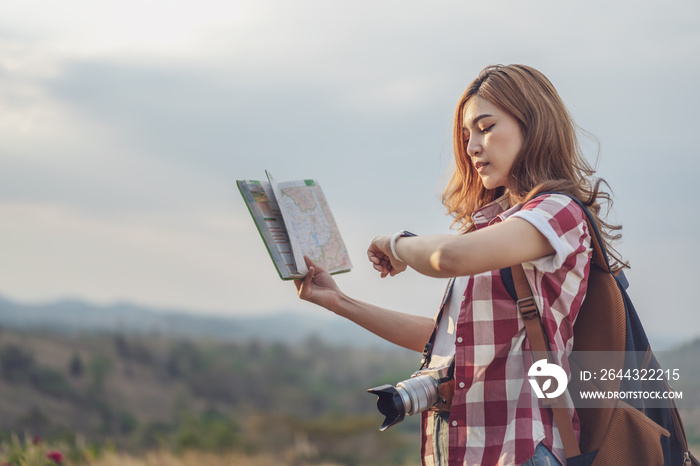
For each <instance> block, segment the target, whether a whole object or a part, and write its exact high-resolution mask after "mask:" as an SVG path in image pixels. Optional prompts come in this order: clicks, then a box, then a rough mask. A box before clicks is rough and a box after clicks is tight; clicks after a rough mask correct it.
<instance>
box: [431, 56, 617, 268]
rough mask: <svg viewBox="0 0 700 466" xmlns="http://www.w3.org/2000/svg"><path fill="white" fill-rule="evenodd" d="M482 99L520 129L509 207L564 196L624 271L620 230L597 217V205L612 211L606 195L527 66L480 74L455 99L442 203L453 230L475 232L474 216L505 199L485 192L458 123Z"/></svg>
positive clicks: (569, 125) (546, 84) (557, 103)
mask: <svg viewBox="0 0 700 466" xmlns="http://www.w3.org/2000/svg"><path fill="white" fill-rule="evenodd" d="M474 97H481V98H483V99H486V100H488V101H489V102H491V103H493V104H494V105H497V106H498V107H500V108H501V109H503V110H505V111H506V112H508V113H510V114H511V115H512V116H513V117H514V118H515V119H516V120H518V122H519V123H520V128H521V130H522V135H523V144H522V148H521V150H520V153H519V154H518V155H517V156H516V158H515V161H514V162H513V167H512V168H511V171H510V174H509V178H510V182H509V189H510V190H509V195H510V202H511V205H514V204H516V203H518V202H526V201H527V200H529V199H530V198H532V197H533V196H535V195H536V194H538V193H541V192H547V191H556V192H561V193H566V194H569V195H571V196H574V197H576V198H577V199H579V200H580V201H582V202H583V203H584V204H585V205H586V206H587V207H588V208H589V210H590V211H591V213H592V214H593V216H594V217H595V220H596V224H597V226H598V229H599V231H600V233H601V236H602V237H603V240H604V242H605V244H606V249H607V251H608V255H609V257H610V260H611V262H612V263H611V266H612V267H613V269H614V270H618V269H620V268H623V267H628V264H627V263H626V262H624V261H623V260H622V258H621V257H620V255H619V254H618V253H617V251H615V249H614V248H613V242H615V241H616V240H618V239H619V238H620V236H621V235H620V233H619V231H620V230H621V229H622V227H621V226H619V225H611V224H609V223H607V222H606V221H605V220H603V218H602V216H601V201H602V202H604V203H606V204H607V205H608V209H609V208H610V207H611V205H612V200H611V198H610V195H609V194H608V193H607V192H606V191H604V190H603V187H607V188H608V189H609V186H608V184H607V183H606V182H605V180H603V179H601V178H595V177H594V176H593V175H594V174H595V170H594V169H593V168H592V167H591V165H590V164H589V163H588V161H587V160H586V158H585V157H584V156H583V153H582V151H581V147H580V145H579V140H578V128H577V127H576V125H575V124H574V121H573V119H572V118H571V115H570V114H569V111H568V110H567V109H566V106H565V105H564V103H563V102H562V100H561V97H559V94H558V93H557V91H556V89H555V88H554V86H553V85H552V83H551V82H550V81H549V80H548V79H547V78H546V77H545V76H544V75H543V74H542V73H540V72H539V71H537V70H536V69H534V68H531V67H529V66H525V65H507V66H504V65H496V66H489V67H487V68H484V69H483V70H482V71H481V73H479V76H478V77H477V78H476V79H475V80H474V81H472V82H471V83H470V84H469V86H468V87H467V89H466V90H465V91H464V94H462V97H461V98H460V99H459V103H458V104H457V108H456V110H455V116H454V132H453V143H454V154H455V160H454V161H455V167H454V170H453V172H452V175H451V177H450V179H449V181H448V183H447V186H446V188H445V192H444V193H443V196H442V202H443V204H444V205H445V207H447V211H448V214H449V215H452V216H453V217H454V221H453V226H457V227H458V228H459V229H460V230H462V231H464V232H468V231H471V230H472V229H473V228H474V226H473V223H472V214H473V213H474V212H475V211H476V210H477V209H479V208H480V207H483V206H484V205H486V204H487V203H489V202H491V201H494V200H496V199H497V198H499V197H501V196H502V195H503V194H505V190H506V188H505V187H500V188H496V189H491V190H489V189H486V188H485V187H484V185H483V183H482V182H481V179H480V178H479V174H478V173H477V171H476V169H475V168H474V166H473V165H472V163H471V158H470V157H469V156H468V155H467V150H466V144H465V140H464V134H463V131H462V124H463V123H462V122H463V120H464V108H465V106H466V105H467V103H468V102H469V100H470V99H472V98H474Z"/></svg>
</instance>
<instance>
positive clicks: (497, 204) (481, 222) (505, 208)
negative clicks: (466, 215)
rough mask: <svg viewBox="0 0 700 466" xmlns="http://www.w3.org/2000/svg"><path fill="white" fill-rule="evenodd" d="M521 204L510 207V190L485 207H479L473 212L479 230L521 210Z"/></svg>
mask: <svg viewBox="0 0 700 466" xmlns="http://www.w3.org/2000/svg"><path fill="white" fill-rule="evenodd" d="M521 207H522V205H521V204H516V205H514V206H513V207H510V194H509V193H508V191H506V192H505V194H503V196H501V197H499V198H498V199H496V200H494V201H491V202H489V203H488V204H486V205H485V206H484V207H481V208H479V209H477V210H476V211H475V212H474V213H473V214H472V221H473V222H474V226H475V227H476V229H477V230H479V229H481V228H483V227H485V226H488V225H491V224H492V223H498V222H501V221H503V220H505V219H506V218H508V217H510V216H511V215H513V214H514V213H515V212H517V211H518V210H520V208H521Z"/></svg>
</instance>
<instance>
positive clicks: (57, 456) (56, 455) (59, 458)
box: [46, 450, 63, 464]
mask: <svg viewBox="0 0 700 466" xmlns="http://www.w3.org/2000/svg"><path fill="white" fill-rule="evenodd" d="M46 457H47V458H48V459H50V460H51V461H53V462H54V463H56V464H62V463H63V455H62V454H61V452H60V451H58V450H52V451H50V452H48V453H47V454H46Z"/></svg>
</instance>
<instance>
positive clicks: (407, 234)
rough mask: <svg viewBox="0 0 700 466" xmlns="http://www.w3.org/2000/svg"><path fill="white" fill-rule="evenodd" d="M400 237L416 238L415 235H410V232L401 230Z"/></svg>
mask: <svg viewBox="0 0 700 466" xmlns="http://www.w3.org/2000/svg"><path fill="white" fill-rule="evenodd" d="M400 236H402V237H403V236H417V235H416V234H415V233H411V232H410V231H406V230H403V231H401V235H400Z"/></svg>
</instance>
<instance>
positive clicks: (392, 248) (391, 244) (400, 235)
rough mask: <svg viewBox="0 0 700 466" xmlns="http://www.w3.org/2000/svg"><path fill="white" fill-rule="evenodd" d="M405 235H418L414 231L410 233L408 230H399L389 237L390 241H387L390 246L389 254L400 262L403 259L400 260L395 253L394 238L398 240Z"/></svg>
mask: <svg viewBox="0 0 700 466" xmlns="http://www.w3.org/2000/svg"><path fill="white" fill-rule="evenodd" d="M407 236H418V235H416V234H415V233H411V232H410V231H406V230H399V231H397V232H396V233H394V235H393V236H392V237H391V241H390V242H389V246H391V254H392V255H393V256H394V257H395V258H396V259H398V260H400V261H401V262H403V261H402V260H401V258H400V257H399V255H398V254H396V240H398V239H399V238H405V237H407Z"/></svg>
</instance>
